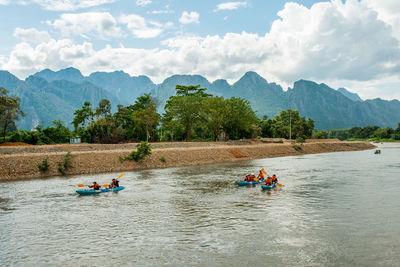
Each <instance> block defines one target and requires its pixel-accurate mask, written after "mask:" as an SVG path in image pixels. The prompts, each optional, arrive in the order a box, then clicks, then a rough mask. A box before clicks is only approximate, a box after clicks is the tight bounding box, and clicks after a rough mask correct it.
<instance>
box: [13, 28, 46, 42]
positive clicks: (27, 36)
mask: <svg viewBox="0 0 400 267" xmlns="http://www.w3.org/2000/svg"><path fill="white" fill-rule="evenodd" d="M14 36H15V37H17V38H19V39H21V40H22V41H24V42H28V43H29V42H30V43H41V42H48V41H49V40H50V35H49V33H48V32H47V31H39V30H37V29H35V28H30V29H21V28H16V29H15V30H14Z"/></svg>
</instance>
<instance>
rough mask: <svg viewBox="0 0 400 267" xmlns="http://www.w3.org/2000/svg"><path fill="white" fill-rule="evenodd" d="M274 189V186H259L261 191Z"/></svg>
mask: <svg viewBox="0 0 400 267" xmlns="http://www.w3.org/2000/svg"><path fill="white" fill-rule="evenodd" d="M275 187H276V184H273V185H261V189H263V190H269V189H272V188H275Z"/></svg>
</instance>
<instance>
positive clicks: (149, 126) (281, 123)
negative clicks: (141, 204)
mask: <svg viewBox="0 0 400 267" xmlns="http://www.w3.org/2000/svg"><path fill="white" fill-rule="evenodd" d="M164 111H165V113H164V114H163V115H160V114H159V113H158V112H157V108H156V102H155V100H154V99H153V98H152V97H151V95H150V94H144V95H142V96H140V97H138V98H137V99H136V101H135V103H134V104H133V105H129V106H122V105H118V109H117V111H116V112H115V113H114V114H113V113H111V102H110V101H109V100H107V99H102V100H101V101H100V102H99V104H98V106H97V107H95V108H93V107H92V105H91V103H90V102H84V103H83V106H82V107H81V108H80V109H77V110H75V112H74V116H75V117H74V120H73V121H72V124H73V125H74V130H73V131H71V130H70V129H69V128H68V127H66V126H64V124H63V122H62V121H59V120H58V121H53V124H54V126H51V127H46V128H43V127H41V126H37V127H36V129H35V130H34V131H27V130H20V131H18V130H16V129H15V128H14V129H13V130H8V136H7V138H6V139H5V140H4V139H3V141H8V142H24V143H28V144H33V145H41V144H55V143H68V142H69V139H70V138H71V137H76V136H79V137H80V138H81V140H82V141H83V142H87V143H103V144H107V143H108V144H113V143H123V142H137V141H146V142H147V141H153V142H154V141H211V140H213V141H217V140H238V139H245V138H257V137H272V138H289V139H298V138H300V139H303V140H304V139H305V138H310V137H311V136H312V133H313V131H314V121H313V120H312V119H310V118H309V119H306V118H305V117H300V115H299V112H298V111H296V110H291V109H288V110H286V111H282V112H281V113H280V114H278V115H276V116H275V117H274V118H272V119H269V118H267V117H264V118H262V119H259V118H258V117H257V116H256V113H255V111H254V110H253V109H252V108H251V106H250V103H249V101H247V100H245V99H243V98H240V97H231V98H229V99H225V98H223V97H220V96H212V95H210V94H208V93H206V89H205V88H200V86H199V85H196V86H182V85H177V86H176V95H174V96H171V97H170V98H169V100H168V101H167V103H166V105H165V107H164Z"/></svg>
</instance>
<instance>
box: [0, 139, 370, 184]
mask: <svg viewBox="0 0 400 267" xmlns="http://www.w3.org/2000/svg"><path fill="white" fill-rule="evenodd" d="M136 145H137V144H135V143H129V144H73V145H69V144H68V145H67V144H66V145H43V146H13V147H8V146H5V147H0V181H12V180H23V179H30V178H44V177H53V176H59V175H61V174H60V172H59V170H58V164H59V163H62V162H63V161H64V159H65V155H66V154H67V153H68V152H70V153H71V155H72V161H71V165H72V167H70V168H67V169H66V170H65V174H66V175H82V174H93V173H107V172H122V171H134V170H141V169H155V168H168V167H178V166H190V165H203V164H213V163H225V162H235V161H246V160H253V159H260V158H271V157H282V156H292V155H302V154H316V153H326V152H339V151H356V150H366V149H372V148H374V147H375V146H374V145H372V144H370V143H367V142H341V141H339V140H307V141H306V142H305V143H303V144H292V143H290V142H287V141H285V142H283V143H277V142H276V141H274V140H272V141H271V140H256V141H237V142H190V143H185V142H173V143H154V144H151V145H152V155H151V156H150V157H148V158H146V159H145V160H144V161H142V162H134V161H121V160H120V158H122V157H125V156H127V155H128V154H129V153H130V152H131V151H132V150H134V149H135V148H136ZM46 158H47V159H48V163H49V168H48V170H47V171H45V172H41V171H39V168H38V164H40V163H41V162H42V161H43V160H44V159H46Z"/></svg>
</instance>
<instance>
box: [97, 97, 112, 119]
mask: <svg viewBox="0 0 400 267" xmlns="http://www.w3.org/2000/svg"><path fill="white" fill-rule="evenodd" d="M110 114H111V102H110V100H108V99H105V98H103V99H102V100H100V102H99V106H98V107H97V108H96V112H95V115H96V116H98V117H100V116H101V117H103V118H106V117H108V116H110Z"/></svg>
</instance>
